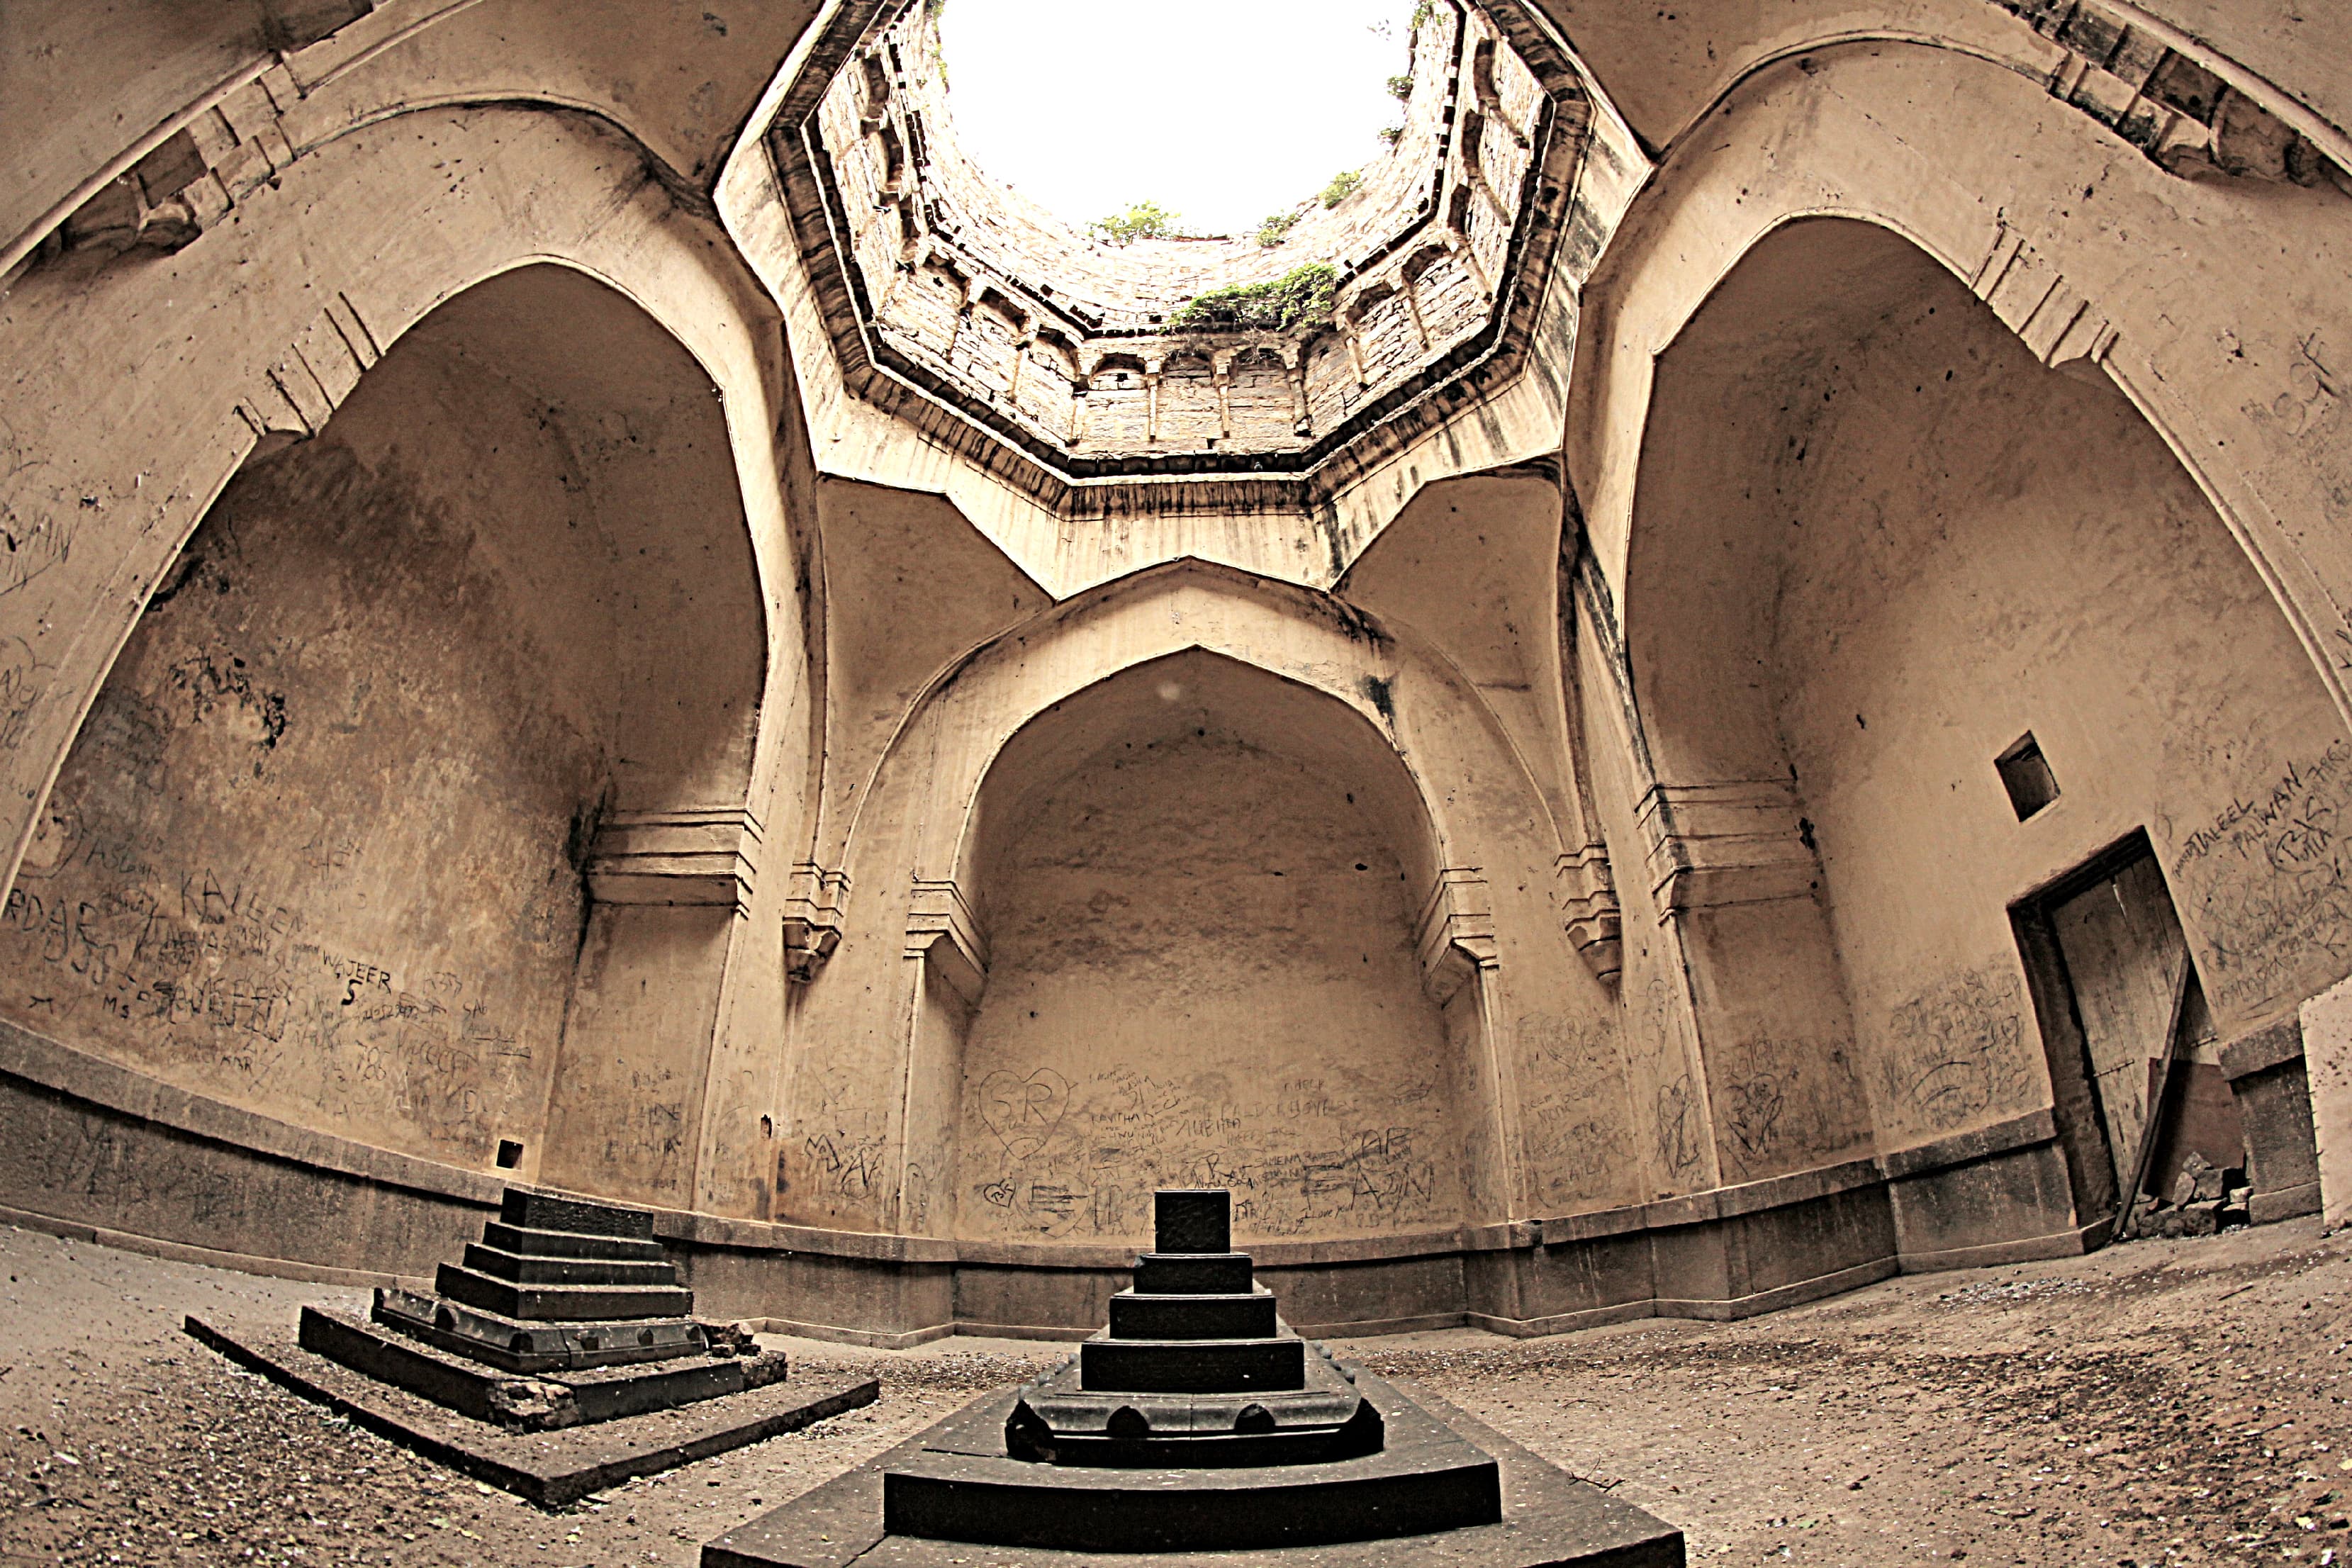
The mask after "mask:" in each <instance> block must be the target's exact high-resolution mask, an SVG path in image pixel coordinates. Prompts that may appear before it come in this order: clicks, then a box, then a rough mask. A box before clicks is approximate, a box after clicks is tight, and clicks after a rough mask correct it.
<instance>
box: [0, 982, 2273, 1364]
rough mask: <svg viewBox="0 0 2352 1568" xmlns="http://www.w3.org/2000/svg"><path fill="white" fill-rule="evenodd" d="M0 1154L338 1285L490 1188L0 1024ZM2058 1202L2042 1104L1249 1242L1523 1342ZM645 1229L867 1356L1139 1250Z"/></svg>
mask: <svg viewBox="0 0 2352 1568" xmlns="http://www.w3.org/2000/svg"><path fill="white" fill-rule="evenodd" d="M0 1146H5V1147H6V1148H8V1149H9V1150H10V1152H11V1153H10V1158H9V1159H8V1160H6V1161H5V1162H0V1223H7V1224H14V1225H18V1226H25V1227H26V1228H29V1229H36V1230H41V1231H46V1232H48V1233H50V1234H53V1235H58V1236H64V1237H74V1238H76V1239H79V1240H84V1241H89V1242H94V1243H97V1244H100V1245H103V1246H110V1247H121V1248H124V1249H126V1250H130V1251H136V1252H143V1253H146V1254H149V1255H151V1256H154V1257H159V1258H171V1259H173V1260H175V1261H180V1262H186V1263H194V1264H202V1265H206V1266H210V1267H215V1268H234V1269H237V1270H239V1271H241V1272H245V1273H249V1274H257V1275H263V1276H268V1277H273V1278H278V1279H298V1280H304V1281H309V1282H312V1283H317V1284H322V1285H336V1286H342V1287H347V1288H355V1289H364V1288H367V1287H370V1286H376V1285H395V1284H410V1285H413V1284H414V1283H415V1281H416V1280H417V1279H420V1278H421V1277H424V1276H426V1275H429V1274H430V1272H431V1270H432V1268H434V1266H435V1265H436V1263H438V1262H440V1261H441V1260H443V1259H445V1258H447V1257H449V1256H451V1255H453V1254H454V1252H455V1251H456V1249H457V1247H459V1246H461V1245H462V1244H463V1243H464V1242H466V1241H468V1240H471V1239H474V1238H475V1237H476V1236H477V1235H478V1230H479V1227H480V1225H481V1223H482V1221H483V1220H484V1219H485V1218H487V1217H488V1215H489V1213H490V1212H491V1211H492V1210H493V1209H494V1208H495V1206H496V1205H497V1201H498V1194H499V1190H500V1188H501V1183H500V1182H499V1179H498V1178H497V1177H496V1176H495V1175H493V1174H491V1173H487V1172H480V1171H469V1170H465V1169H462V1168H459V1167H457V1166H454V1165H447V1164H443V1163H438V1162H435V1161H431V1160H425V1159H419V1158H417V1157H415V1156H412V1155H405V1154H399V1153H394V1152H388V1151H385V1150H382V1149H376V1148H373V1147H370V1146H368V1145H365V1144H361V1143H357V1142H352V1141H351V1140H347V1139H342V1138H338V1137H334V1136H331V1135H328V1134H322V1133H318V1132H313V1131H307V1130H305V1129H302V1128H299V1127H296V1126H293V1125H292V1124H290V1123H287V1122H285V1121H278V1120H275V1119H272V1118H270V1117H268V1116H264V1115H260V1114H258V1113H256V1112H253V1111H249V1110H243V1109H241V1108H238V1107H235V1106H231V1105H228V1104H226V1103H225V1102H223V1101H219V1100H210V1099H207V1098H205V1097H204V1096H201V1095H194V1094H189V1093H186V1092H184V1091H182V1090H178V1089H171V1088H170V1087H168V1086H166V1085H163V1084H162V1083H159V1082H157V1081H155V1080H153V1079H149V1078H146V1077H144V1076H143V1075H141V1074H139V1073H136V1072H133V1071H131V1070H130V1069H127V1068H121V1067H120V1066H117V1065H115V1064H112V1063H110V1062H106V1061H103V1060H101V1059H100V1058H95V1057H92V1056H89V1054H87V1053H85V1052H81V1051H78V1050H76V1049H74V1048H73V1047H69V1046H66V1045H64V1044H62V1043H60V1042H58V1041H55V1040H51V1039H48V1038H47V1037H43V1036H39V1035H36V1034H33V1033H31V1032H29V1031H26V1030H24V1029H20V1028H16V1027H15V1026H7V1025H0ZM2067 1192H2068V1184H2067V1181H2066V1178H2065V1170H2064V1164H2063V1158H2062V1157H2061V1156H2060V1153H2059V1152H2058V1148H2057V1145H2056V1142H2055V1140H2054V1130H2053V1124H2052V1121H2051V1118H2050V1113H2049V1112H2048V1111H2047V1110H2042V1111H2035V1112H2032V1113H2030V1114H2028V1115H2026V1116H2022V1117H2018V1118H2014V1119H2012V1120H2011V1121H2006V1122H2001V1123H1999V1124H1997V1125H1995V1126H1992V1127H1989V1128H1982V1129H1977V1130H1974V1131H1968V1132H1964V1133H1959V1134H1956V1135H1953V1136H1951V1137H1948V1138H1946V1139H1942V1140H1938V1141H1937V1142H1933V1143H1929V1144H1925V1145H1921V1146H1919V1147H1916V1148H1911V1149H1906V1150H1900V1151H1895V1152H1889V1153H1885V1154H1880V1155H1874V1156H1866V1157H1864V1158H1860V1159H1852V1160H1846V1161H1842V1162H1840V1163H1836V1164H1832V1165H1825V1166H1821V1167H1817V1168H1815V1169H1811V1170H1805V1171H1796V1172H1790V1173H1786V1174H1783V1175H1780V1176H1774V1177H1770V1178H1768V1179H1766V1180H1763V1181H1758V1182H1750V1183H1746V1184H1740V1185H1737V1186H1731V1187H1725V1188H1719V1189H1717V1190H1714V1191H1711V1192H1702V1193H1691V1194H1679V1195H1677V1196H1674V1197H1670V1198H1664V1199H1660V1200H1657V1201H1655V1202H1653V1203H1646V1204H1639V1205H1626V1206H1621V1207H1618V1208H1612V1209H1606V1210H1600V1211H1594V1212H1589V1213H1585V1214H1581V1215H1563V1216H1559V1217H1553V1218H1528V1219H1519V1220H1511V1221H1506V1222H1499V1223H1495V1224H1476V1225H1459V1226H1434V1227H1429V1228H1426V1229H1423V1230H1416V1231H1412V1232H1402V1233H1394V1234H1390V1235H1384V1236H1383V1235H1371V1236H1360V1237H1330V1238H1318V1239H1312V1240H1288V1239H1285V1240H1276V1241H1268V1242H1265V1243H1260V1244H1255V1245H1253V1246H1252V1247H1250V1250H1251V1251H1252V1252H1253V1253H1254V1254H1255V1255H1256V1256H1257V1258H1258V1267H1259V1269H1260V1273H1261V1277H1262V1278H1264V1279H1265V1282H1266V1284H1267V1285H1268V1286H1269V1287H1270V1288H1271V1289H1275V1290H1276V1292H1277V1293H1279V1294H1281V1295H1282V1296H1283V1298H1284V1300H1285V1316H1286V1318H1288V1319H1289V1320H1290V1321H1292V1322H1294V1323H1296V1324H1297V1325H1298V1326H1299V1327H1300V1328H1301V1329H1302V1330H1303V1331H1306V1332H1307V1333H1310V1334H1313V1335H1316V1336H1318V1337H1322V1338H1359V1337H1364V1336H1370V1335H1377V1334H1393V1333H1410V1332H1418V1331H1427V1330H1433V1329H1444V1328H1453V1327H1458V1326H1462V1325H1465V1324H1466V1325H1469V1326H1473V1327H1476V1328H1482V1329H1486V1330H1489V1331H1493V1332H1496V1333H1501V1334H1508V1335H1511V1336H1513V1337H1528V1336H1531V1335H1539V1334H1552V1333H1562V1332H1567V1331H1572V1330H1576V1329H1584V1328H1594V1327H1599V1326H1601V1325H1603V1324H1607V1323H1618V1322H1624V1321H1631V1320H1633V1319H1637V1318H1647V1317H1686V1318H1697V1319H1705V1320H1708V1321H1730V1320H1734V1319H1738V1318H1746V1317H1752V1316H1755V1315H1757V1314H1759V1313H1762V1312H1769V1311H1774V1310H1780V1309H1781V1308H1784V1307H1791V1306H1796V1305H1799V1304H1801V1303H1803V1302H1807V1301H1813V1300H1820V1299H1822V1298H1823V1297H1825V1296H1831V1295H1836V1294H1838V1293H1841V1292H1843V1291H1847V1290H1853V1289H1859V1288H1861V1287H1863V1286H1865V1285H1869V1284H1873V1283H1875V1282H1876V1281H1878V1280H1882V1279H1888V1278H1890V1277H1892V1276H1894V1275H1895V1274H1896V1273H1898V1272H1899V1273H1924V1272H1930V1271H1936V1270H1942V1269H1952V1268H1982V1267H1988V1266H1993V1265H2005V1264H2012V1263H2019V1262H2025V1261H2030V1260H2038V1259H2042V1258H2062V1257H2069V1256H2073V1255H2074V1254H2077V1253H2080V1252H2083V1251H2085V1250H2088V1249H2089V1248H2091V1247H2096V1246H2098V1245H2099V1244H2100V1243H2102V1242H2103V1241H2104V1240H2105V1224H2104V1223H2102V1224H2100V1225H2095V1226H2088V1227H2085V1226H2079V1225H2078V1224H2077V1223H2076V1218H2075V1215H2074V1214H2073V1212H2072V1208H2071V1199H2070V1198H2068V1197H2067V1195H2066V1194H2067ZM590 1195H593V1194H590ZM2261 1197H2262V1198H2263V1199H2269V1200H2271V1202H2270V1203H2269V1204H2263V1203H2261V1202H2260V1201H2259V1200H2258V1205H2257V1210H2256V1215H2255V1217H2256V1218H2257V1219H2271V1218H2285V1217H2290V1216H2291V1215H2296V1214H2303V1213H2307V1212H2309V1211H2310V1209H2311V1208H2312V1207H2313V1206H2315V1203H2316V1192H2315V1190H2313V1191H2309V1192H2306V1191H2305V1190H2303V1189H2300V1188H2298V1189H2296V1190H2294V1191H2292V1192H2281V1193H2278V1194H2261ZM630 1206H632V1207H639V1206H643V1205H630ZM651 1212H652V1213H653V1214H654V1215H655V1227H656V1235H658V1236H659V1237H661V1239H662V1241H663V1243H664V1245H665V1246H666V1247H668V1249H669V1250H670V1252H671V1253H672V1255H673V1256H674V1257H675V1258H676V1259H677V1262H678V1263H679V1265H680V1267H681V1269H682V1272H683V1273H684V1274H685V1276H686V1278H687V1279H688V1282H689V1283H691V1284H692V1285H693V1286H694V1288H695V1289H696V1291H697V1293H698V1297H699V1305H700V1306H701V1307H702V1310H704V1311H705V1312H706V1313H708V1314H709V1315H711V1316H714V1317H719V1318H733V1319H742V1320H746V1321H751V1322H753V1323H755V1324H758V1325H761V1326H762V1327H764V1328H767V1329H770V1330H772V1331H776V1332H780V1333H790V1334H797V1335H802V1336H804V1337H807V1338H812V1339H818V1340H827V1341H833V1342H840V1343H847V1344H857V1345H865V1346H869V1347H874V1348H880V1349H906V1348H909V1347H911V1346H914V1345H919V1344H923V1343H927V1342H930V1341H932V1340H936V1339H941V1338H945V1337H948V1336H950V1335H955V1334H962V1335H971V1336H990V1337H1003V1338H1014V1339H1029V1340H1043V1341H1074V1340H1077V1339H1082V1338H1084V1337H1085V1336H1086V1335H1087V1334H1088V1333H1091V1332H1093V1331H1094V1330H1095V1329H1096V1328H1097V1326H1098V1324H1099V1323H1100V1321H1101V1318H1102V1314H1103V1312H1104V1310H1106V1306H1105V1303H1106V1302H1107V1300H1108V1297H1109V1295H1110V1294H1111V1293H1112V1292H1113V1291H1116V1290H1117V1289H1119V1288H1120V1287H1121V1286H1123V1285H1124V1284H1126V1283H1127V1279H1126V1270H1127V1268H1128V1266H1129V1262H1130V1261H1131V1258H1132V1252H1133V1249H1132V1247H1128V1246H1124V1245H1113V1244H1108V1243H1088V1244H1073V1245H1055V1244H1047V1243H1032V1242H992V1241H977V1240H973V1241H958V1240H954V1239H950V1238H946V1237H908V1236H892V1235H881V1234H869V1233H865V1232H856V1231H835V1230H826V1229H822V1228H818V1227H814V1226H796V1225H790V1224H774V1223H769V1222H763V1221H754V1220H740V1219H730V1218H726V1217H723V1216H719V1215H701V1214H693V1213H687V1212H683V1211H677V1210H666V1209H654V1210H652V1211H651ZM189 1237H202V1238H203V1239H202V1240H201V1241H197V1240H193V1239H183V1238H189Z"/></svg>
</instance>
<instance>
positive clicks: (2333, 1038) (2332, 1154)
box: [2303, 980, 2352, 1230]
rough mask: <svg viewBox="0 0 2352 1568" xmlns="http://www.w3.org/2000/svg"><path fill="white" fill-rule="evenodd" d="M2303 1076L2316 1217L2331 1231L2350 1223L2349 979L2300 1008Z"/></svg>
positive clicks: (2351, 1066)
mask: <svg viewBox="0 0 2352 1568" xmlns="http://www.w3.org/2000/svg"><path fill="white" fill-rule="evenodd" d="M2303 1061H2304V1071H2305V1074H2306V1075H2307V1077H2308V1079H2309V1080H2310V1085H2311V1126H2312V1133H2313V1137H2314V1141H2315V1143H2316V1144H2317V1152H2318V1157H2319V1202H2320V1215H2321V1217H2322V1220H2323V1222H2324V1223H2325V1224H2326V1226H2327V1228H2328V1229H2330V1230H2334V1229H2335V1228H2336V1227H2337V1226H2340V1225H2342V1224H2343V1223H2344V1222H2345V1221H2346V1220H2347V1219H2352V980H2343V981H2338V982H2337V983H2336V984H2334V985H2331V986H2329V987H2328V988H2327V989H2326V990H2325V991H2323V992H2321V993H2320V994H2318V995H2316V996H2314V997H2313V998H2312V999H2311V1000H2310V1001H2308V1002H2305V1004H2304V1005H2303Z"/></svg>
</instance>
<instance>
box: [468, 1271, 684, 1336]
mask: <svg viewBox="0 0 2352 1568" xmlns="http://www.w3.org/2000/svg"><path fill="white" fill-rule="evenodd" d="M433 1285H434V1289H437V1290H438V1291H440V1292H441V1294H442V1295H444V1296H446V1297H448V1298H449V1299H450V1300H453V1301H462V1302H464V1303H465V1304H466V1305H467V1306H469V1307H479V1308H481V1309H482V1310H484V1311H488V1312H498V1313H500V1314H502V1315H504V1316H506V1317H509V1318H519V1319H521V1320H522V1321H525V1322H533V1323H583V1322H591V1321H609V1320H615V1319H629V1318H683V1317H685V1316H686V1315H687V1314H688V1313H689V1312H692V1311H693V1310H694V1292H693V1291H691V1290H688V1289H685V1288H683V1287H682V1286H675V1285H667V1286H666V1285H515V1284H510V1283H509V1282H508V1281H506V1280H504V1279H492V1278H490V1277H489V1276H488V1275H487V1274H478V1273H476V1272H474V1270H472V1269H470V1268H465V1267H463V1266H461V1265H459V1264H455V1263H444V1264H443V1265H441V1267H440V1268H439V1269H438V1270H437V1271H436V1273H435V1274H434V1276H433Z"/></svg>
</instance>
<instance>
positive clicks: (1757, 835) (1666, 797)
mask: <svg viewBox="0 0 2352 1568" xmlns="http://www.w3.org/2000/svg"><path fill="white" fill-rule="evenodd" d="M1639 816H1640V818H1641V823H1642V832H1643V837H1645V838H1647V839H1648V841H1649V863H1650V888H1651V891H1652V892H1653V893H1654V895H1655V896H1656V898H1657V902H1658V914H1659V918H1660V919H1661V920H1664V919H1665V918H1666V917H1667V916H1669V915H1672V914H1676V913H1680V912H1683V911H1685V910H1703V909H1714V908H1718V907H1720V906H1722V905H1726V904H1754V903H1764V902H1767V901H1769V900H1774V899H1801V898H1804V897H1806V896H1808V895H1809V894H1811V891H1812V889H1813V884H1814V882H1815V881H1816V880H1817V879H1819V875H1820V866H1819V862H1817V861H1816V860H1815V859H1814V858H1813V852H1812V850H1811V848H1810V847H1807V845H1806V844H1805V842H1804V839H1803V837H1802V833H1803V831H1804V827H1803V823H1802V821H1801V818H1800V817H1799V816H1798V815H1797V802H1796V796H1795V795H1794V794H1793V793H1792V792H1791V791H1790V788H1789V785H1788V784H1786V783H1785V782H1781V781H1777V780H1772V779H1762V780H1742V781H1738V782H1735V783H1729V784H1653V785H1652V786H1651V787H1650V790H1649V792H1648V793H1647V794H1646V795H1643V797H1642V805H1641V810H1640V812H1639Z"/></svg>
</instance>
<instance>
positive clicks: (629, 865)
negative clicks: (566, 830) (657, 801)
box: [588, 807, 760, 915]
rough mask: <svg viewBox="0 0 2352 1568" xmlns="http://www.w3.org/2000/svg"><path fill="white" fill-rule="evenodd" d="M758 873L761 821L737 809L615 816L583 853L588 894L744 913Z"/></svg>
mask: <svg viewBox="0 0 2352 1568" xmlns="http://www.w3.org/2000/svg"><path fill="white" fill-rule="evenodd" d="M759 870H760V820H759V818H757V817H755V816H752V815H751V813H750V812H748V811H745V810H742V809H741V808H740V807H736V808H731V809H730V808H724V807H721V808H717V809H701V810H697V809H691V808H689V809H687V810H682V811H621V812H614V814H613V815H612V816H609V817H606V818H605V819H604V826H601V827H599V828H598V829H597V832H596V841H595V843H594V844H593V846H592V847H591V848H590V850H589V853H588V895H589V897H591V898H593V899H594V900H596V901H597V902H598V903H600V904H672V905H696V906H709V907H722V906H723V907H726V908H730V909H732V910H734V911H735V912H736V913H737V914H739V915H741V914H748V913H749V912H750V910H751V884H752V882H753V881H754V880H755V879H757V878H758V876H759Z"/></svg>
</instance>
